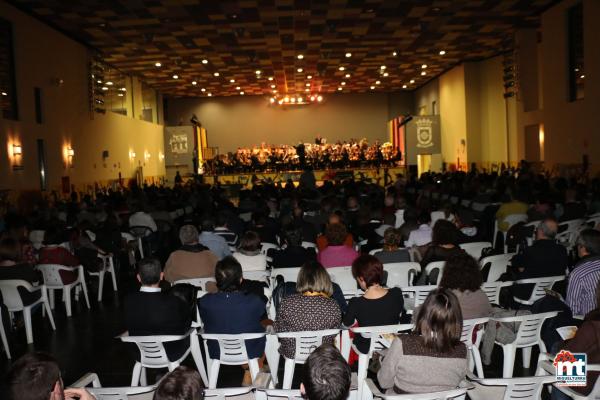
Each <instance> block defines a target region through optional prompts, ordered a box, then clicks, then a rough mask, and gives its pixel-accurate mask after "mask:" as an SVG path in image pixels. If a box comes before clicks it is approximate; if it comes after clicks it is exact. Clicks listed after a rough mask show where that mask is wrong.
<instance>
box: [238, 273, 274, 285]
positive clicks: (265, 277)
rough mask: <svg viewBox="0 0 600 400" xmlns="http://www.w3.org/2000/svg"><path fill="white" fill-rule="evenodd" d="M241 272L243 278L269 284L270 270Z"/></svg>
mask: <svg viewBox="0 0 600 400" xmlns="http://www.w3.org/2000/svg"><path fill="white" fill-rule="evenodd" d="M242 274H243V276H244V279H248V280H251V281H261V282H266V283H267V284H268V285H270V284H271V270H269V269H266V270H263V271H243V273H242Z"/></svg>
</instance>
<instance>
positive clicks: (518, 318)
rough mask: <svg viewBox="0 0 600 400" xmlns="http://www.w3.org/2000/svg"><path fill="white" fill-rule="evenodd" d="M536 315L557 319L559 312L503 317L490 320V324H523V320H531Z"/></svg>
mask: <svg viewBox="0 0 600 400" xmlns="http://www.w3.org/2000/svg"><path fill="white" fill-rule="evenodd" d="M535 315H543V316H544V319H547V318H552V317H556V316H557V315H558V311H551V312H545V313H540V314H524V315H518V316H515V317H502V318H494V317H492V318H490V322H522V321H523V320H526V319H529V318H531V317H533V316H535Z"/></svg>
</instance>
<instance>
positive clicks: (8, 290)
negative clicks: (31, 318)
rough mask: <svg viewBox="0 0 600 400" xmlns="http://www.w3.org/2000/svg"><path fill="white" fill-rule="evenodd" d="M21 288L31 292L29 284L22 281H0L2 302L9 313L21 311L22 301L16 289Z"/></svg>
mask: <svg viewBox="0 0 600 400" xmlns="http://www.w3.org/2000/svg"><path fill="white" fill-rule="evenodd" d="M19 286H22V287H24V288H26V289H28V290H30V291H31V290H32V289H33V286H31V283H29V282H27V281H25V280H22V279H6V280H0V292H1V293H2V300H3V301H4V305H5V306H6V307H7V308H8V310H9V311H19V310H22V309H23V300H21V296H20V295H19V291H18V290H17V288H18V287H19Z"/></svg>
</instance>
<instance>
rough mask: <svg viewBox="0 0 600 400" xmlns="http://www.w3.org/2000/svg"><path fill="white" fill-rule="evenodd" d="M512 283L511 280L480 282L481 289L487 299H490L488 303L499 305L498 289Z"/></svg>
mask: <svg viewBox="0 0 600 400" xmlns="http://www.w3.org/2000/svg"><path fill="white" fill-rule="evenodd" d="M512 284H513V282H512V281H507V282H500V281H496V282H483V283H482V284H481V290H482V291H483V293H485V295H486V296H487V298H488V300H489V301H490V304H497V305H500V289H502V288H503V287H505V286H512Z"/></svg>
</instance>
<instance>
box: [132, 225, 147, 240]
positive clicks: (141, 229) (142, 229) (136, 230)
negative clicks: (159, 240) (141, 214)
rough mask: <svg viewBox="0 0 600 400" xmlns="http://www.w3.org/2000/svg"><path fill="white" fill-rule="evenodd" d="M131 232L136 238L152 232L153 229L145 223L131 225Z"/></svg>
mask: <svg viewBox="0 0 600 400" xmlns="http://www.w3.org/2000/svg"><path fill="white" fill-rule="evenodd" d="M129 233H131V234H132V235H133V236H135V237H136V238H140V237H144V236H148V235H150V234H152V229H150V228H149V227H147V226H143V225H140V226H130V227H129Z"/></svg>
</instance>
